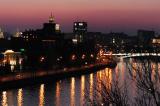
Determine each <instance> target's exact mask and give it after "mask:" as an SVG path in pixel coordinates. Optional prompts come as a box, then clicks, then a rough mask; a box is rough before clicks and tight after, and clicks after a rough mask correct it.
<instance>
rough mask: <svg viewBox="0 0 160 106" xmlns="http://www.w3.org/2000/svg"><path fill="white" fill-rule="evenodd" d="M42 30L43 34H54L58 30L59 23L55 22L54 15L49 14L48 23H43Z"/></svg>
mask: <svg viewBox="0 0 160 106" xmlns="http://www.w3.org/2000/svg"><path fill="white" fill-rule="evenodd" d="M42 30H43V32H44V34H45V35H54V34H56V33H59V32H60V25H59V24H56V23H55V19H54V16H53V15H52V14H51V16H50V17H49V23H44V24H43V29H42Z"/></svg>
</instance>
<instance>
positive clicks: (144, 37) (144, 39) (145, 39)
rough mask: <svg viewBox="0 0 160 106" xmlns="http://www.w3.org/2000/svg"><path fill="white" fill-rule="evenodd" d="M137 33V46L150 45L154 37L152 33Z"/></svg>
mask: <svg viewBox="0 0 160 106" xmlns="http://www.w3.org/2000/svg"><path fill="white" fill-rule="evenodd" d="M137 33H138V41H139V45H144V44H149V43H151V39H152V38H154V37H155V32H154V31H148V30H138V32H137Z"/></svg>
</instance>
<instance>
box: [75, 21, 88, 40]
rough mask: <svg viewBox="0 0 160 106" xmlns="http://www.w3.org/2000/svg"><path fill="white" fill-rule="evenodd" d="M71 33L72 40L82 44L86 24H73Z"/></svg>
mask: <svg viewBox="0 0 160 106" xmlns="http://www.w3.org/2000/svg"><path fill="white" fill-rule="evenodd" d="M73 32H74V35H75V38H74V40H77V42H82V41H83V40H84V36H85V34H86V33H87V22H74V25H73Z"/></svg>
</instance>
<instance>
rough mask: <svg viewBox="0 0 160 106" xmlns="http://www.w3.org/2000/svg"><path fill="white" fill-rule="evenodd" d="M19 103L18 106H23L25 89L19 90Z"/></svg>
mask: <svg viewBox="0 0 160 106" xmlns="http://www.w3.org/2000/svg"><path fill="white" fill-rule="evenodd" d="M17 102H18V106H23V89H22V88H21V89H18V94H17Z"/></svg>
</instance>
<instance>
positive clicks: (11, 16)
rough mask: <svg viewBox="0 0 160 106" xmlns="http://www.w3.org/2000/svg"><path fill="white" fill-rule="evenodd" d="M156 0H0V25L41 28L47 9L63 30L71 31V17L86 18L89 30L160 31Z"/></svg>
mask: <svg viewBox="0 0 160 106" xmlns="http://www.w3.org/2000/svg"><path fill="white" fill-rule="evenodd" d="M159 5H160V0H0V27H1V28H3V30H5V31H8V32H14V31H16V29H17V28H19V29H20V30H24V29H27V28H33V29H36V28H41V27H42V24H43V23H44V22H48V17H49V16H50V14H51V12H52V13H53V14H54V16H55V20H56V22H57V23H59V24H60V25H61V29H62V31H63V32H71V31H72V25H73V22H74V21H77V20H80V21H81V20H82V21H87V22H88V27H89V31H101V32H110V31H121V32H122V31H123V32H126V33H129V34H133V33H136V30H137V29H154V30H155V31H158V32H159V31H160V6H159Z"/></svg>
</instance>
